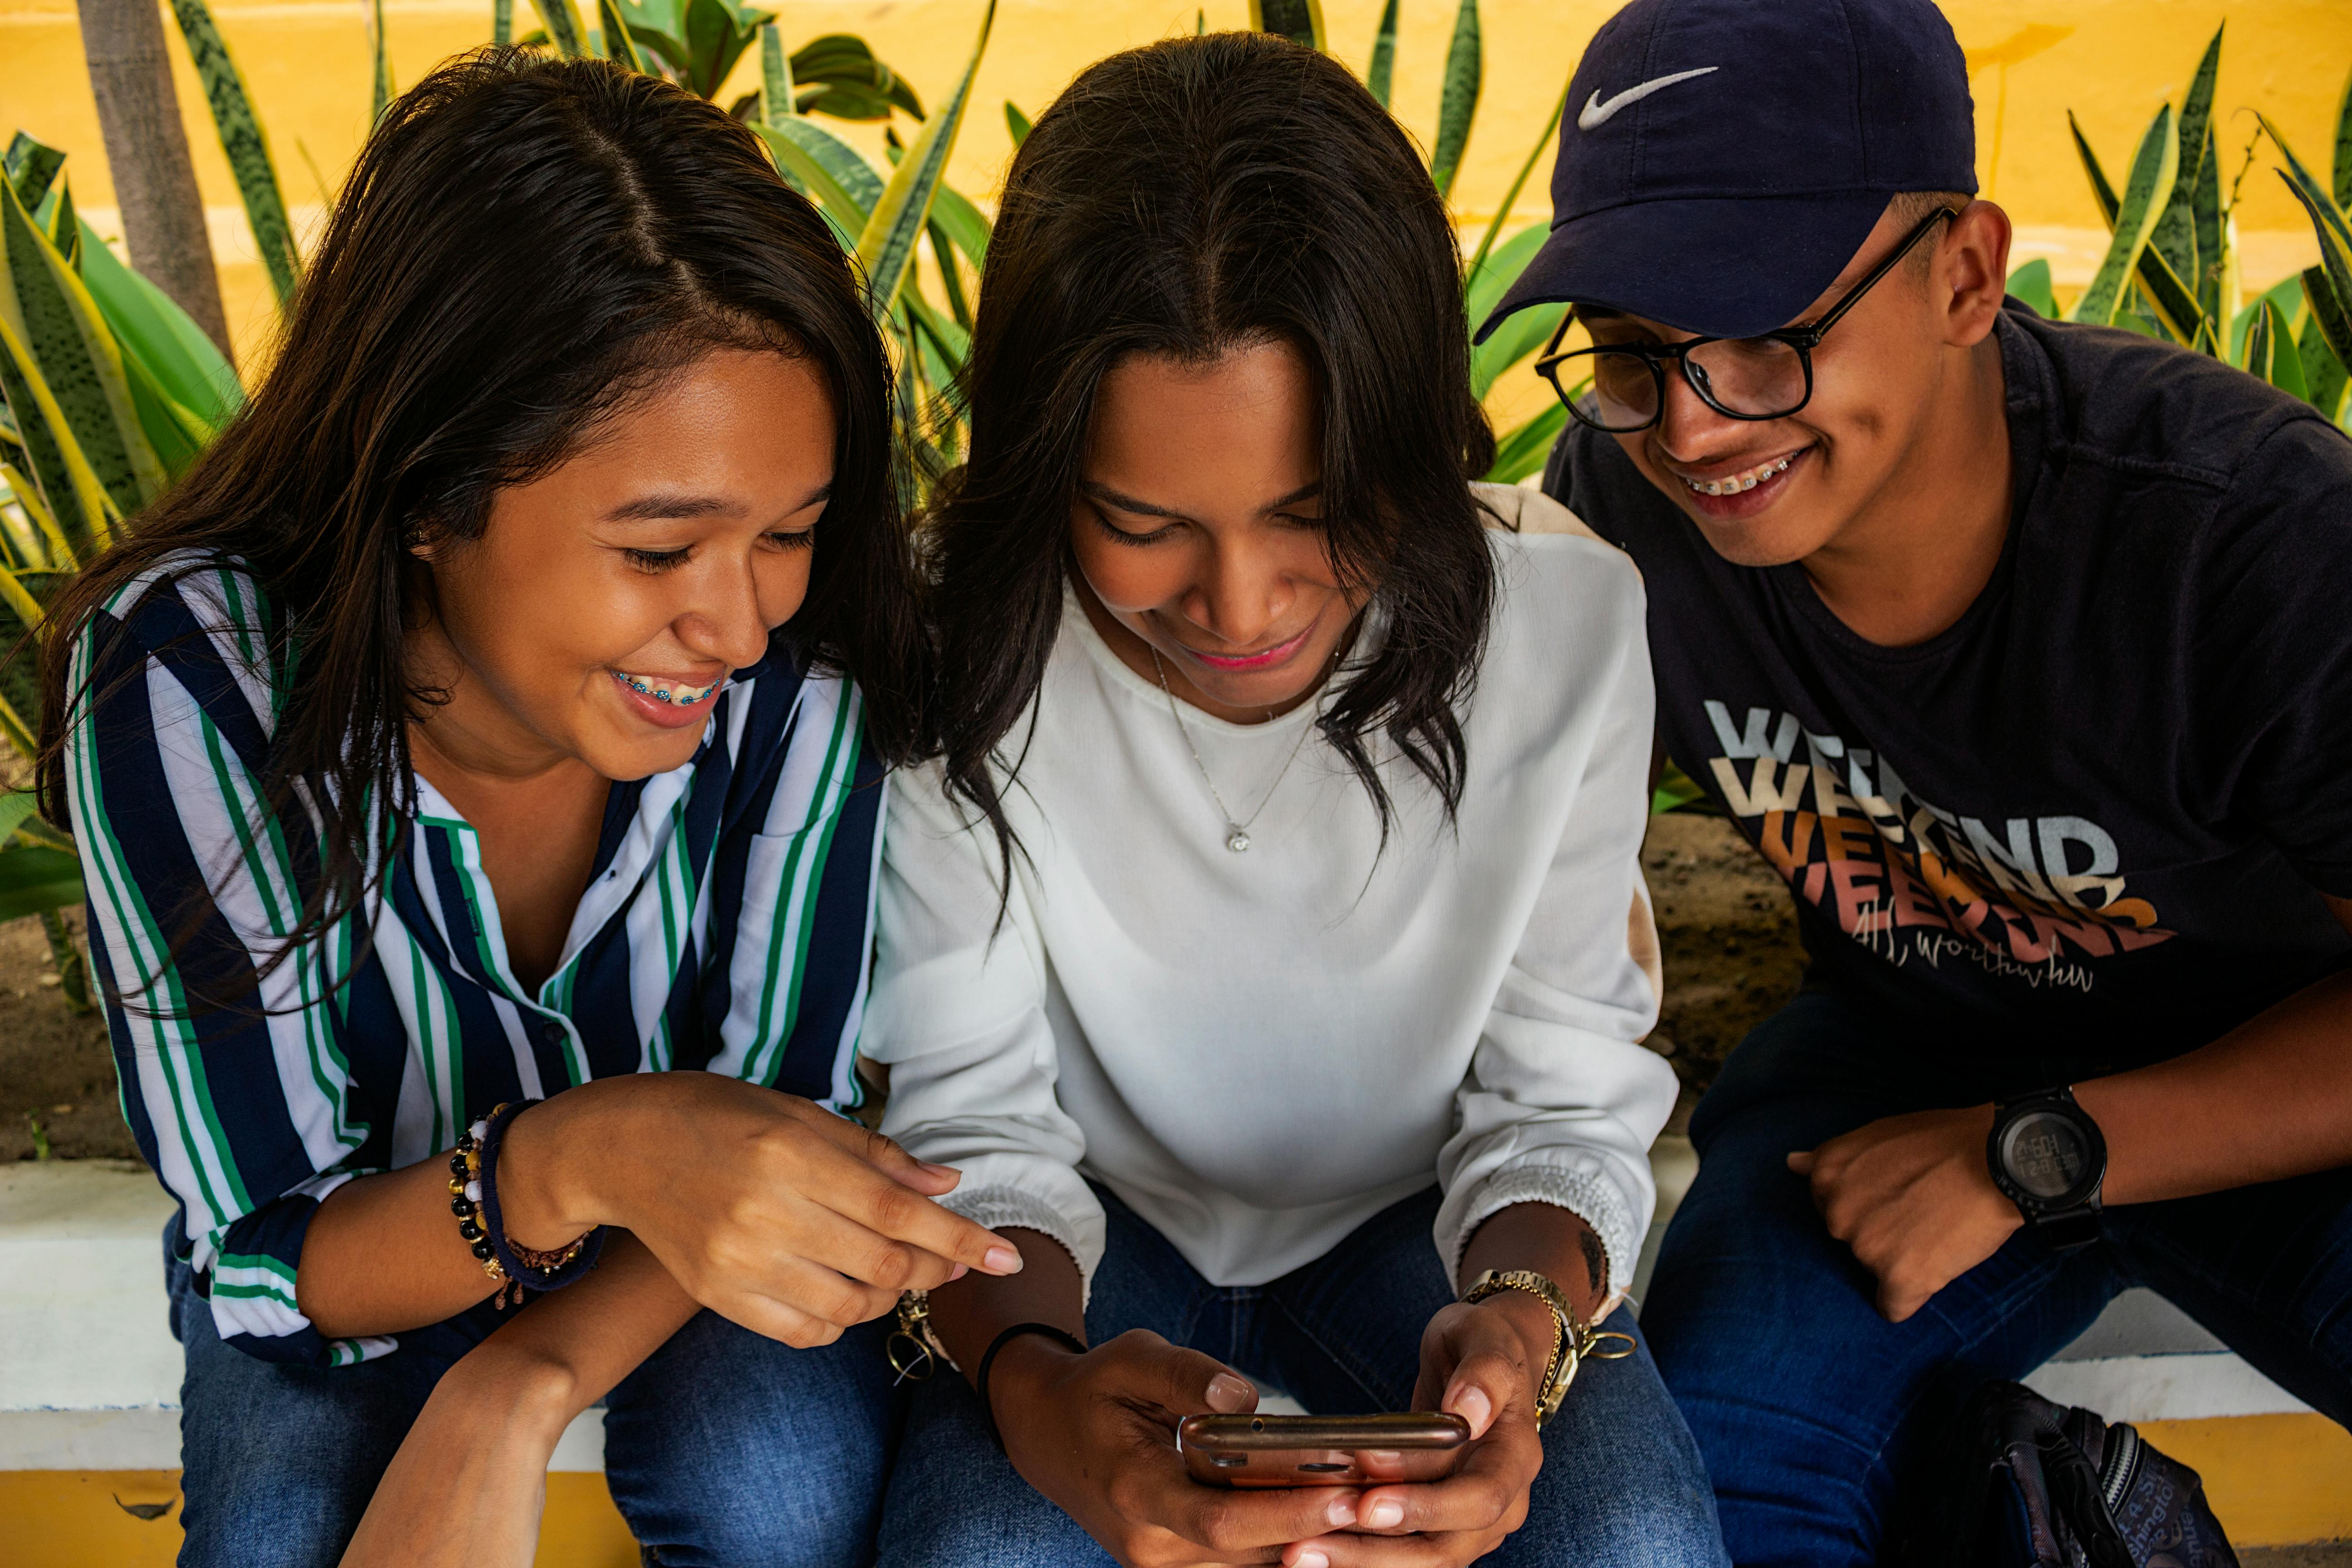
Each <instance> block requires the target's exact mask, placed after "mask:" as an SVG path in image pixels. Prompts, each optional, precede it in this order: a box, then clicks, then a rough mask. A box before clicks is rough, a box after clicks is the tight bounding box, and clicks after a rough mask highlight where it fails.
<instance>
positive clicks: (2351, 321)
mask: <svg viewBox="0 0 2352 1568" xmlns="http://www.w3.org/2000/svg"><path fill="white" fill-rule="evenodd" d="M2287 189H2289V190H2291V191H2293V192H2294V195H2295V199H2296V200H2297V201H2299V202H2301V203H2303V205H2304V207H2305V210H2306V211H2308V212H2309V213H2310V214H2311V226H2312V227H2313V228H2314V229H2315V231H2317V233H2318V237H2319V265H2318V266H2316V267H2315V268H2311V269H2310V270H2308V271H2306V272H2305V273H2304V275H2303V292H2304V297H2305V299H2306V300H2309V301H2310V302H2311V313H2312V315H2313V317H2314V318H2315V320H2316V321H2318V323H2319V326H2320V330H2321V331H2322V333H2323V334H2324V335H2325V336H2326V339H2327V346H2328V347H2329V348H2332V349H2334V350H2335V351H2336V358H2337V359H2338V360H2339V361H2341V362H2342V363H2345V364H2347V365H2352V244H2347V243H2346V242H2345V240H2344V238H2343V237H2342V236H2341V235H2339V234H2337V233H2336V231H2335V229H2333V228H2332V227H2331V226H2329V225H2328V224H2327V223H2326V222H2325V221H2324V220H2322V218H2321V217H2320V215H2319V209H2318V205H2317V203H2316V202H2315V199H2314V198H2313V197H2312V196H2311V195H2307V194H2306V193H2305V191H2304V190H2303V188H2302V187H2301V186H2299V185H2297V184H2295V183H2294V181H2292V180H2289V181H2288V182H2287Z"/></svg>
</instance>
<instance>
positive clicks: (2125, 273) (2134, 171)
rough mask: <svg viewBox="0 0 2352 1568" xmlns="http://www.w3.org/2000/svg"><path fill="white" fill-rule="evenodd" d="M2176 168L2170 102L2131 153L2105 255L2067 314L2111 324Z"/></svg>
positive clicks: (2177, 159) (2169, 192)
mask: <svg viewBox="0 0 2352 1568" xmlns="http://www.w3.org/2000/svg"><path fill="white" fill-rule="evenodd" d="M2179 170H2180V143H2179V140H2178V139H2177V138H2176V137H2175V136H2174V134H2173V126H2172V105H2170V104H2166V105H2164V106H2163V107H2162V108H2160V109H2158V110H2157V111H2156V118H2155V119H2154V120H2153V121H2149V122H2148V128H2147V133H2146V134H2144V135H2143V136H2141V137H2140V139H2139V151H2138V152H2137V153H2134V154H2133V155H2132V168H2131V177H2130V178H2129V179H2128V180H2126V182H2125V183H2124V195H2123V201H2122V204H2121V205H2119V206H2118V207H2117V208H2116V227H2115V233H2114V234H2112V235H2111V236H2109V237H2108V241H2107V255H2106V259H2105V260H2104V261H2102V262H2100V263H2099V269H2098V271H2097V272H2096V273H2095V274H2094V275H2093V276H2092V279H2091V286H2090V287H2089V288H2087V289H2084V290H2083V297H2082V298H2081V299H2080V300H2075V301H2074V310H2073V312H2072V313H2071V319H2072V320H2074V321H2091V322H2095V323H2096V324H2097V325H2099V326H2103V327H2104V326H2111V325H2113V324H2114V322H2115V319H2116V312H2117V311H2118V310H2120V309H2122V306H2123V298H2124V284H2125V283H2126V280H2127V279H2130V278H2131V277H2132V276H2133V274H2134V273H2135V272H2136V271H2137V269H2138V267H2139V258H2140V255H2141V253H2142V252H2143V251H2145V250H2146V249H2147V238H2148V236H2149V234H2151V233H2152V232H2154V230H2155V228H2156V220H2157V219H2158V217H2160V216H2162V215H2163V212H2164V204H2165V203H2166V202H2167V201H2168V200H2169V199H2170V198H2171V195H2172V186H2173V181H2174V177H2175V176H2176V175H2177V174H2179Z"/></svg>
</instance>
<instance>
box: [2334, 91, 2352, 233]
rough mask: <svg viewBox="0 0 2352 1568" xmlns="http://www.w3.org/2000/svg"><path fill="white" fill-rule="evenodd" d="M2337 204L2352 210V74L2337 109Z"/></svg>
mask: <svg viewBox="0 0 2352 1568" xmlns="http://www.w3.org/2000/svg"><path fill="white" fill-rule="evenodd" d="M2335 195H2336V205H2337V206H2339V207H2342V208H2343V209H2344V210H2345V211H2346V212H2352V76H2347V77H2346V78H2345V79H2344V100H2343V102H2342V103H2340V104H2338V105H2337V106H2336V191H2335Z"/></svg>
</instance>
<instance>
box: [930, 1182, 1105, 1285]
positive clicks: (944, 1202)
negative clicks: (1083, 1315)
mask: <svg viewBox="0 0 2352 1568" xmlns="http://www.w3.org/2000/svg"><path fill="white" fill-rule="evenodd" d="M939 1204H940V1207H941V1208H943V1209H946V1210H948V1211H950V1213H953V1214H960V1215H963V1217H964V1218H966V1219H968V1220H970V1221H971V1223H972V1224H974V1225H977V1226H985V1227H986V1228H988V1229H990V1230H1005V1229H1011V1228H1018V1229H1022V1230H1034V1231H1039V1232H1042V1233H1043V1234H1045V1235H1046V1236H1049V1237H1053V1238H1054V1240H1055V1241H1056V1242H1058V1243H1060V1244H1061V1247H1062V1250H1063V1251H1065V1252H1066V1253H1068V1254H1069V1255H1070V1261H1071V1262H1072V1263H1074V1264H1076V1265H1077V1269H1078V1291H1079V1304H1080V1305H1081V1307H1083V1306H1084V1305H1085V1304H1086V1302H1087V1301H1088V1300H1091V1299H1092V1297H1093V1295H1094V1283H1095V1265H1097V1263H1100V1262H1101V1261H1102V1242H1101V1230H1102V1221H1101V1219H1100V1218H1099V1217H1097V1219H1096V1220H1095V1222H1094V1225H1093V1227H1092V1228H1093V1229H1094V1231H1095V1232H1096V1240H1095V1245H1094V1247H1092V1248H1088V1247H1087V1246H1086V1245H1085V1239H1084V1232H1085V1231H1086V1229H1087V1225H1086V1223H1085V1221H1083V1220H1074V1219H1073V1218H1072V1217H1071V1216H1070V1215H1066V1214H1064V1213H1063V1212H1062V1211H1061V1210H1060V1209H1057V1208H1055V1206H1054V1205H1052V1204H1050V1203H1048V1202H1046V1201H1045V1199H1044V1198H1042V1197H1039V1196H1038V1195H1037V1194H1034V1193H1032V1192H1027V1191H1024V1189H1022V1188H1020V1187H1009V1186H993V1187H974V1188H972V1189H971V1190H970V1191H963V1190H961V1189H960V1190H958V1191H956V1192H952V1193H950V1194H947V1196H945V1197H943V1198H941V1199H940V1200H939Z"/></svg>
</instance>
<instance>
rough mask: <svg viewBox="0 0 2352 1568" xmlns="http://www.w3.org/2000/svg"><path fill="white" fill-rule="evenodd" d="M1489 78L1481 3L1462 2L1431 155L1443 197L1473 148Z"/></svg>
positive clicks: (1447, 52)
mask: <svg viewBox="0 0 2352 1568" xmlns="http://www.w3.org/2000/svg"><path fill="white" fill-rule="evenodd" d="M1484 75H1485V70H1484V65H1483V59H1482V55H1481V44H1480V38H1479V31H1478V0H1462V7H1461V9H1460V10H1458V11H1456V12H1454V41H1453V42H1452V43H1451V44H1449V45H1447V46H1446V49H1445V85H1444V88H1443V89H1441V90H1440V91H1439V93H1438V97H1437V142H1436V145H1435V146H1434V147H1433V149H1432V150H1431V152H1430V155H1429V176H1430V178H1431V179H1433V180H1434V181H1436V182H1437V194H1438V195H1441V196H1446V195H1453V193H1454V175H1455V174H1457V173H1459V172H1460V171H1461V168H1462V154H1463V152H1464V150H1465V149H1466V148H1467V147H1468V146H1469V145H1470V126H1471V122H1472V121H1475V119H1476V118H1477V116H1478V88H1479V84H1480V82H1481V81H1482V79H1483V78H1484Z"/></svg>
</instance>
